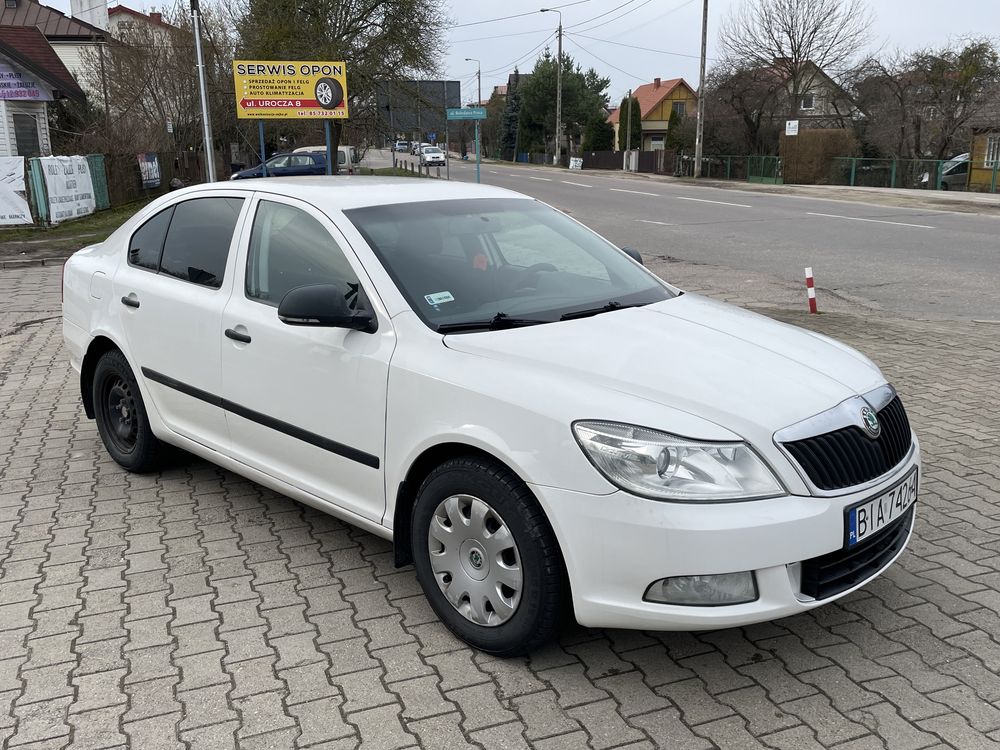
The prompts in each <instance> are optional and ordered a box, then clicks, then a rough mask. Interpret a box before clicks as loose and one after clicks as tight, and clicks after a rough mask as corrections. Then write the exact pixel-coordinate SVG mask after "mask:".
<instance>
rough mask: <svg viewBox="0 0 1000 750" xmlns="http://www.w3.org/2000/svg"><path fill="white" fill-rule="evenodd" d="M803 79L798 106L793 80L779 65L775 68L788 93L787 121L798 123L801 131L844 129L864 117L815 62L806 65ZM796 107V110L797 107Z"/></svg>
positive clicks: (842, 90)
mask: <svg viewBox="0 0 1000 750" xmlns="http://www.w3.org/2000/svg"><path fill="white" fill-rule="evenodd" d="M803 66H804V68H803V73H802V75H801V76H800V77H799V78H800V88H801V91H800V92H799V93H798V101H797V102H794V101H793V100H794V97H795V91H794V88H795V87H794V85H793V81H792V79H791V77H788V76H787V73H784V66H782V65H781V63H780V62H779V61H775V67H774V68H773V69H774V70H775V72H776V74H778V75H779V76H780V77H781V78H782V87H783V88H784V90H785V98H786V101H787V102H788V104H787V106H786V112H785V119H797V120H798V121H799V127H800V128H843V127H846V126H847V124H848V123H849V122H850V120H851V119H852V118H854V117H856V116H858V115H859V114H860V112H859V110H858V107H857V105H856V104H855V103H854V100H853V99H852V98H851V97H850V95H848V93H847V92H846V91H845V90H844V89H843V88H842V87H841V86H840V84H838V83H837V82H836V81H834V80H833V79H832V78H830V76H828V75H827V74H826V73H825V72H824V71H822V70H821V69H820V68H819V67H817V66H816V65H815V64H813V63H812V62H806V63H803ZM793 105H794V106H793Z"/></svg>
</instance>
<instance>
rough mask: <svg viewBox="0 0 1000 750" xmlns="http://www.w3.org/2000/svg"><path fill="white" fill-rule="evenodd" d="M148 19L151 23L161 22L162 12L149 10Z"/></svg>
mask: <svg viewBox="0 0 1000 750" xmlns="http://www.w3.org/2000/svg"><path fill="white" fill-rule="evenodd" d="M149 19H150V20H151V21H152V22H153V23H163V14H162V13H157V12H155V11H150V13H149Z"/></svg>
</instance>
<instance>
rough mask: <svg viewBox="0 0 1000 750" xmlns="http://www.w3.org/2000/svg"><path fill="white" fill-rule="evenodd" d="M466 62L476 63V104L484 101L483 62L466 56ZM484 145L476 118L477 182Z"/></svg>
mask: <svg viewBox="0 0 1000 750" xmlns="http://www.w3.org/2000/svg"><path fill="white" fill-rule="evenodd" d="M465 61H466V62H474V63H475V64H476V106H477V107H478V106H480V105H481V104H482V103H483V64H482V63H481V62H479V60H477V59H476V58H474V57H467V58H465ZM482 151H483V147H482V145H481V144H480V142H479V120H476V182H479V167H480V164H481V163H482Z"/></svg>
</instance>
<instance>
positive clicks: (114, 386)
mask: <svg viewBox="0 0 1000 750" xmlns="http://www.w3.org/2000/svg"><path fill="white" fill-rule="evenodd" d="M104 408H105V416H106V417H107V422H108V433H109V437H110V438H111V440H112V442H113V443H114V444H115V446H116V447H117V448H118V449H119V450H120V451H122V452H123V453H129V452H131V450H132V449H133V448H134V447H135V441H136V438H137V436H138V434H139V422H138V420H137V419H136V418H135V397H134V396H133V394H132V389H131V388H130V387H129V384H128V383H126V382H125V380H124V378H121V377H115V378H110V379H109V380H108V381H107V384H106V385H105V399H104Z"/></svg>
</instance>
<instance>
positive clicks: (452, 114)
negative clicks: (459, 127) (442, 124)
mask: <svg viewBox="0 0 1000 750" xmlns="http://www.w3.org/2000/svg"><path fill="white" fill-rule="evenodd" d="M448 119H449V120H485V119H486V107H449V108H448Z"/></svg>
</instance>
